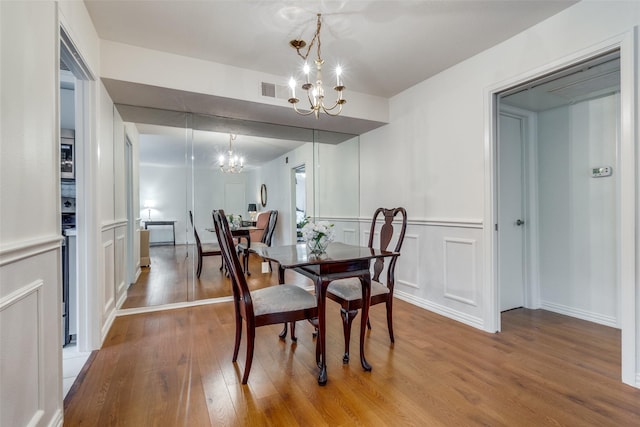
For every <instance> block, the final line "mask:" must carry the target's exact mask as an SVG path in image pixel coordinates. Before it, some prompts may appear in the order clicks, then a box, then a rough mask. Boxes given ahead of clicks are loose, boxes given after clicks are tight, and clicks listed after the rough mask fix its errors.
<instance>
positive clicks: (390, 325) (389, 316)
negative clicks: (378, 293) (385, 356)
mask: <svg viewBox="0 0 640 427" xmlns="http://www.w3.org/2000/svg"><path fill="white" fill-rule="evenodd" d="M386 304H387V327H388V328H389V339H390V340H391V342H396V341H395V339H394V338H393V303H392V301H390V300H389V301H387V303H386Z"/></svg>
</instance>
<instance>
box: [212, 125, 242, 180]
mask: <svg viewBox="0 0 640 427" xmlns="http://www.w3.org/2000/svg"><path fill="white" fill-rule="evenodd" d="M236 138H237V135H233V134H229V151H228V152H227V153H228V154H227V158H226V159H225V157H224V154H220V157H218V164H219V165H220V170H221V171H222V172H225V173H238V172H241V171H242V168H243V167H244V158H243V157H238V155H237V154H234V153H233V147H232V146H231V141H235V139H236Z"/></svg>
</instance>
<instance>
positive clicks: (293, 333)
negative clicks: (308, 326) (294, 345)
mask: <svg viewBox="0 0 640 427" xmlns="http://www.w3.org/2000/svg"><path fill="white" fill-rule="evenodd" d="M291 341H293V342H298V337H296V322H291Z"/></svg>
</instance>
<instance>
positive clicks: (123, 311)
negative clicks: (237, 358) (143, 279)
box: [116, 287, 313, 317]
mask: <svg viewBox="0 0 640 427" xmlns="http://www.w3.org/2000/svg"><path fill="white" fill-rule="evenodd" d="M311 289H313V287H311ZM223 302H233V297H232V296H228V297H220V298H208V299H200V300H196V301H185V302H176V303H171V304H161V305H154V306H150V307H135V308H121V309H119V310H117V311H116V317H120V316H129V315H132V314H142V313H154V312H156V311H164V310H175V309H178V308H188V307H197V306H199V305H208V304H219V303H223Z"/></svg>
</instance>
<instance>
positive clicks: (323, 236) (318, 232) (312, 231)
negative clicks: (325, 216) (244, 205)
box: [302, 221, 335, 253]
mask: <svg viewBox="0 0 640 427" xmlns="http://www.w3.org/2000/svg"><path fill="white" fill-rule="evenodd" d="M302 237H303V238H304V240H305V241H306V242H307V247H308V248H309V250H310V251H311V253H323V252H324V251H325V250H326V249H327V246H328V245H329V243H331V242H333V239H334V237H335V231H334V229H333V224H330V223H329V222H328V221H318V222H317V223H313V222H307V223H306V224H305V225H304V227H302Z"/></svg>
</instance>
